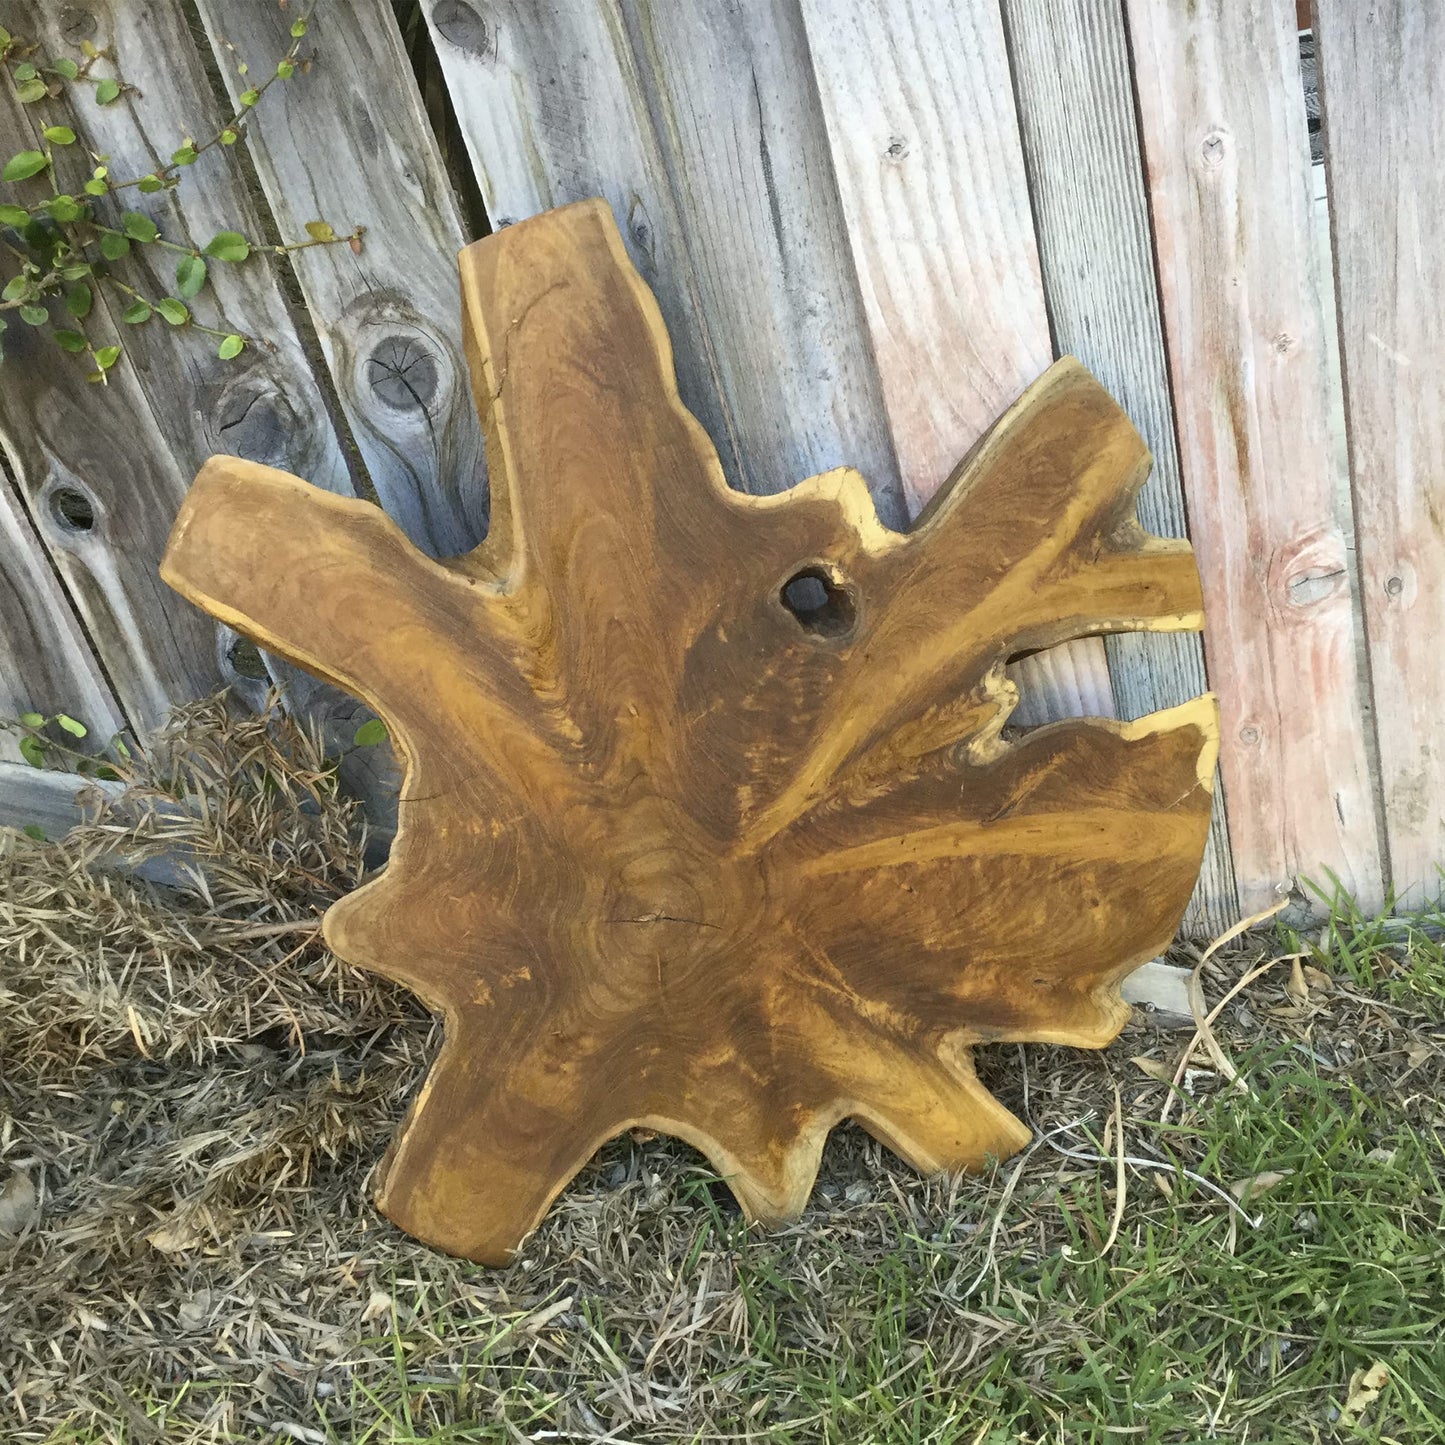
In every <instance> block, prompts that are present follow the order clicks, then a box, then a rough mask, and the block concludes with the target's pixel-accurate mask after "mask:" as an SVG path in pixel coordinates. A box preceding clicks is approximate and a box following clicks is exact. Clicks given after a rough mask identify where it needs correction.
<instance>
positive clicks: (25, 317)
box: [20, 306, 50, 326]
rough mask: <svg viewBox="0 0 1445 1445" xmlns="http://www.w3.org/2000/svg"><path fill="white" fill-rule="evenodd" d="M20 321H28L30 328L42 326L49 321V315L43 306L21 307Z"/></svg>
mask: <svg viewBox="0 0 1445 1445" xmlns="http://www.w3.org/2000/svg"><path fill="white" fill-rule="evenodd" d="M20 319H21V320H22V321H28V322H29V323H30V324H31V325H32V326H44V325H45V323H46V322H47V321H49V320H50V313H49V312H48V311H47V310H46V309H45V308H44V307H43V306H22V307H21V308H20Z"/></svg>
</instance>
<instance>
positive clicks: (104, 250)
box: [100, 231, 130, 261]
mask: <svg viewBox="0 0 1445 1445" xmlns="http://www.w3.org/2000/svg"><path fill="white" fill-rule="evenodd" d="M100 254H101V255H102V256H104V257H105V259H106V260H107V261H119V260H120V258H121V257H122V256H128V255H129V254H130V242H129V241H127V240H126V238H125V237H124V236H117V235H115V234H114V233H113V232H111V231H103V232H101V237H100Z"/></svg>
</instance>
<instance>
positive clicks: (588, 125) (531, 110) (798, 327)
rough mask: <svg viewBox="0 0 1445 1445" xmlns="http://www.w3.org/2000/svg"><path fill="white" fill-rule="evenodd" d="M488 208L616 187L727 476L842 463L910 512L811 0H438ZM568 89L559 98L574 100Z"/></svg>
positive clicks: (684, 379) (687, 386)
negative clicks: (867, 324) (805, 0)
mask: <svg viewBox="0 0 1445 1445" xmlns="http://www.w3.org/2000/svg"><path fill="white" fill-rule="evenodd" d="M427 13H428V18H429V20H430V24H431V29H432V35H433V38H434V40H435V42H436V47H437V53H438V55H439V56H440V58H441V63H442V67H443V70H444V72H445V74H446V77H447V80H448V84H449V86H450V89H451V93H452V96H453V100H454V103H455V106H456V110H457V114H458V117H459V120H460V123H461V126H462V129H463V132H464V133H465V135H466V137H467V143H468V146H469V148H470V151H471V155H472V159H473V163H474V166H475V169H476V172H477V176H478V180H479V183H480V186H481V190H482V194H483V198H484V200H485V202H486V205H487V209H488V211H489V213H490V215H491V217H492V220H493V223H494V224H496V225H499V226H500V225H506V224H509V223H510V222H513V221H516V220H520V219H522V218H523V217H526V216H529V215H533V214H535V213H536V212H537V211H539V210H543V209H546V208H547V207H549V206H556V205H562V204H565V203H567V202H570V201H576V200H580V199H582V198H584V197H587V196H593V195H601V196H604V197H605V198H606V199H607V200H608V202H609V203H610V205H611V206H612V209H613V211H614V213H615V214H616V216H617V219H618V224H619V226H620V227H621V229H622V234H623V239H624V241H625V242H626V244H627V247H628V251H629V253H630V255H631V256H632V259H633V261H634V263H635V264H636V265H637V267H638V270H639V271H640V272H641V274H642V276H643V277H644V279H645V280H646V281H647V282H648V284H649V286H651V287H652V289H653V292H654V294H655V295H656V296H657V298H658V303H659V305H660V306H661V308H662V313H663V316H664V319H665V320H666V322H667V324H668V329H669V332H670V334H671V337H672V344H673V351H674V357H675V362H676V366H677V371H678V384H679V389H680V391H681V393H682V397H683V400H684V401H685V402H686V404H687V405H688V406H689V408H690V409H691V410H692V411H693V412H694V413H695V414H696V415H697V416H698V418H699V419H700V420H701V421H702V423H703V425H704V426H705V427H706V428H707V430H708V433H709V435H710V436H711V437H712V439H713V441H714V443H715V444H716V446H717V448H718V451H719V455H720V456H721V459H722V462H723V469H724V471H725V472H726V474H727V476H728V480H729V481H730V482H731V483H732V484H733V485H734V486H736V487H739V488H741V489H742V490H744V491H749V492H754V493H768V492H776V491H779V490H781V489H782V488H784V487H787V486H790V485H791V484H793V483H794V482H796V481H799V480H800V479H801V478H803V477H805V476H808V475H810V474H812V473H814V472H818V471H822V470H825V469H826V468H828V467H832V466H837V465H839V464H841V463H844V462H847V463H850V464H852V465H855V466H857V467H858V468H859V469H860V470H861V471H862V472H863V473H864V475H865V476H867V477H868V479H869V482H870V484H871V485H872V487H873V490H874V495H875V497H877V498H878V499H879V501H880V505H881V507H882V510H883V512H884V514H885V515H886V516H888V517H889V518H890V519H891V520H893V521H895V522H896V521H898V520H900V519H901V516H902V509H901V505H900V504H899V498H898V489H897V475H896V466H895V464H894V461H893V456H892V448H891V444H890V442H889V440H888V435H887V428H886V425H885V424H884V419H883V411H882V403H881V400H880V398H879V395H878V390H877V380H876V377H875V376H874V374H873V371H872V366H871V363H870V361H869V359H868V357H867V356H866V354H864V353H861V352H860V350H859V349H858V348H857V347H853V346H848V345H846V344H844V343H843V338H847V337H851V336H855V335H857V334H858V331H859V307H858V298H857V295H856V291H855V289H854V283H853V278H852V272H851V267H850V263H849V261H848V257H847V250H846V246H844V245H843V243H842V230H841V220H840V218H839V215H838V205H837V197H836V195H835V194H834V191H833V186H832V178H831V176H830V174H829V172H828V164H827V147H826V142H825V140H824V137H823V131H822V122H821V118H820V116H819V115H818V112H817V106H816V102H815V101H814V100H813V98H812V96H811V95H810V93H809V91H808V89H807V88H806V87H805V86H804V85H801V84H800V83H799V78H800V76H804V75H806V50H805V48H804V45H803V39H802V35H801V31H800V27H799V26H798V24H797V17H796V14H795V13H794V12H792V11H790V9H789V8H788V7H787V6H779V5H776V4H773V3H771V0H741V3H739V4H735V5H728V6H715V7H713V6H694V5H668V6H651V5H639V4H633V3H631V0H624V3H623V4H621V5H618V4H615V3H611V0H605V3H604V0H564V3H558V4H552V5H549V6H547V7H546V10H545V13H543V12H542V11H540V10H539V9H538V8H537V7H534V6H528V5H509V6H497V7H492V8H491V9H489V11H488V14H487V19H486V20H483V19H481V18H480V17H479V16H478V15H477V14H475V13H474V12H473V11H472V10H470V9H464V8H462V7H459V6H457V5H455V4H451V3H448V0H441V3H436V4H430V5H428V7H427ZM559 97H565V102H563V101H560V100H559Z"/></svg>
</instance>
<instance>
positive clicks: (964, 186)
mask: <svg viewBox="0 0 1445 1445" xmlns="http://www.w3.org/2000/svg"><path fill="white" fill-rule="evenodd" d="M802 12H803V16H804V21H805V24H806V26H807V35H808V43H809V48H810V51H811V55H812V61H813V68H814V74H815V76H816V79H817V86H818V92H819V95H820V97H821V99H822V105H823V113H824V116H825V118H826V121H827V127H828V135H829V140H830V145H831V151H832V158H833V165H834V169H835V172H836V175H837V179H838V186H839V190H840V193H841V196H842V203H843V214H844V218H845V221H846V223H847V227H848V234H849V239H850V242H851V246H852V252H853V259H854V263H855V266H856V268H857V272H858V277H859V282H860V286H861V290H862V295H863V304H864V310H865V314H866V318H867V325H868V333H869V336H870V338H871V341H872V346H873V353H874V356H875V358H876V360H877V365H878V370H879V374H880V378H881V383H882V388H883V398H884V403H885V405H886V407H887V410H888V417H889V422H890V426H891V429H892V435H893V443H894V448H895V450H896V452H897V455H898V463H899V470H900V473H901V476H902V481H903V488H904V492H905V494H906V495H907V497H908V498H909V500H910V503H911V504H912V506H913V507H914V509H915V510H916V509H917V507H919V506H921V505H922V503H923V502H925V501H926V500H927V499H928V498H929V497H930V496H932V494H933V493H934V491H936V490H937V488H938V487H939V486H940V485H941V484H942V483H943V482H944V481H945V479H946V478H947V477H948V475H949V474H950V472H951V471H952V470H953V468H954V467H955V466H956V465H957V463H958V462H959V461H960V460H961V459H962V457H963V456H964V454H965V453H966V452H967V451H968V450H969V448H970V447H972V445H973V444H974V442H975V441H977V440H978V438H979V437H980V436H981V435H982V434H983V433H984V432H985V431H987V430H988V428H989V427H990V426H992V425H993V423H994V422H995V421H996V420H997V418H998V416H999V414H1000V413H1001V412H1002V411H1003V410H1004V409H1005V408H1006V407H1007V406H1008V405H1009V404H1010V403H1011V402H1012V401H1013V400H1014V399H1015V398H1016V397H1017V396H1018V394H1019V393H1020V392H1021V391H1023V389H1024V388H1025V387H1026V386H1028V385H1029V384H1030V383H1031V382H1032V381H1034V380H1035V379H1036V378H1037V377H1038V376H1039V374H1040V373H1041V372H1042V371H1044V370H1045V369H1046V368H1047V367H1048V365H1049V364H1050V362H1051V361H1052V360H1053V350H1052V346H1051V341H1050V336H1049V324H1048V315H1047V312H1046V310H1045V305H1044V293H1043V285H1042V281H1041V278H1040V274H1039V263H1038V253H1037V250H1036V247H1035V241H1034V231H1033V222H1032V217H1031V215H1030V211H1029V198H1028V186H1027V181H1026V178H1025V171H1024V160H1023V154H1022V150H1021V146H1020V140H1019V131H1018V121H1017V117H1016V115H1015V111H1014V101H1013V93H1012V88H1011V83H1010V74H1009V64H1008V54H1007V50H1006V47H1005V44H1004V35H1003V25H1002V21H1001V18H1000V15H999V9H998V0H914V3H911V4H902V3H899V0H858V3H857V4H855V5H852V6H848V7H839V6H836V5H833V4H831V3H829V0H802ZM1058 652H1061V653H1062V654H1063V655H1062V656H1059V655H1058V654H1057V653H1041V654H1038V655H1037V656H1035V657H1033V658H1030V659H1029V660H1028V661H1027V662H1026V663H1024V664H1022V665H1021V666H1020V668H1019V669H1018V672H1019V673H1020V674H1021V681H1022V682H1023V686H1024V690H1025V697H1026V700H1028V701H1029V702H1030V703H1031V708H1030V710H1029V711H1023V710H1021V711H1020V713H1019V715H1018V720H1020V721H1042V720H1043V718H1045V717H1058V716H1065V715H1069V714H1089V713H1093V714H1098V713H1105V714H1110V713H1112V712H1113V711H1114V705H1113V695H1112V692H1111V690H1110V686H1109V678H1108V669H1107V664H1106V661H1105V654H1104V649H1103V645H1102V644H1101V643H1100V642H1099V641H1098V639H1096V638H1091V639H1087V640H1085V641H1082V642H1076V643H1072V644H1070V646H1069V647H1067V648H1065V649H1060V650H1058Z"/></svg>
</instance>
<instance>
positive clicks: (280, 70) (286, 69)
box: [276, 60, 296, 80]
mask: <svg viewBox="0 0 1445 1445" xmlns="http://www.w3.org/2000/svg"><path fill="white" fill-rule="evenodd" d="M276 74H277V75H278V76H279V77H280V78H281V79H282V80H290V79H291V77H292V76H293V75H295V74H296V66H295V64H294V63H293V62H292V61H289V60H283V61H281V62H280V63H279V64H278V65H277V66H276Z"/></svg>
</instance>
